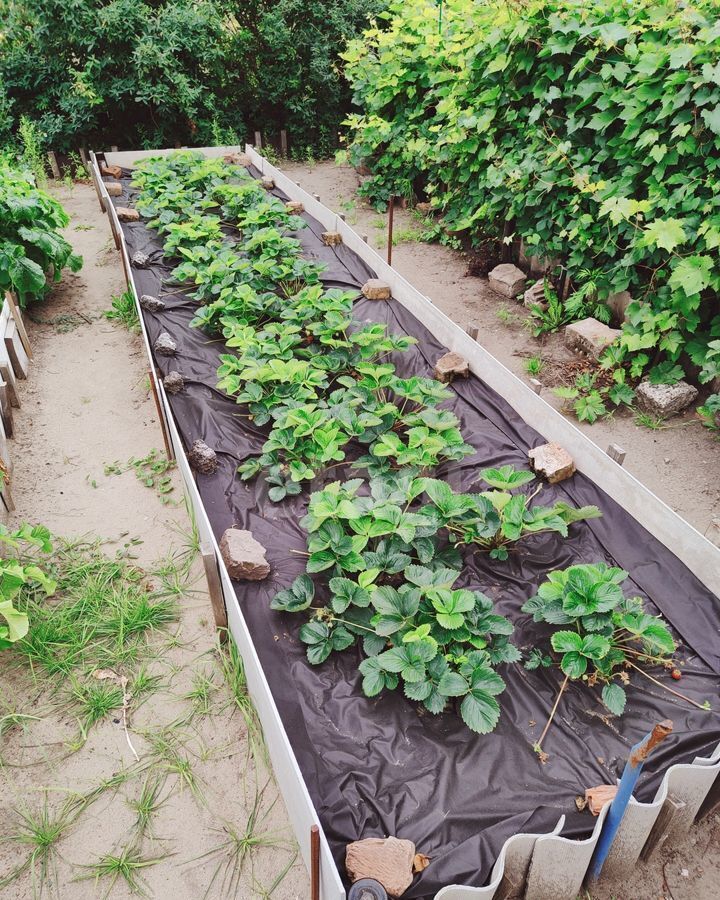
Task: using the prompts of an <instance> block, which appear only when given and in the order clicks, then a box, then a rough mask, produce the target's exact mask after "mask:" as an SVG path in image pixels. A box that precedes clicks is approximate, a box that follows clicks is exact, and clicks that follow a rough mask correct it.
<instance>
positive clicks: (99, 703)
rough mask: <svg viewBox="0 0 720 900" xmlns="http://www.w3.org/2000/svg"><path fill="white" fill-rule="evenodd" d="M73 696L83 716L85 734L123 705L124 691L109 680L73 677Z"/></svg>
mask: <svg viewBox="0 0 720 900" xmlns="http://www.w3.org/2000/svg"><path fill="white" fill-rule="evenodd" d="M72 681H73V686H72V691H71V696H72V698H73V700H74V701H75V704H76V705H77V706H78V708H79V712H80V715H81V717H82V726H83V728H82V730H83V734H87V732H88V731H89V730H90V729H91V728H92V726H93V725H95V724H97V723H98V722H99V721H101V720H102V719H104V718H105V717H106V716H108V715H110V713H111V712H113V710H116V709H120V707H121V706H122V705H123V692H122V691H121V690H120V688H119V687H118V686H117V685H115V684H112V683H110V682H107V681H95V682H93V681H87V682H80V681H79V680H77V679H75V678H74V679H73V680H72Z"/></svg>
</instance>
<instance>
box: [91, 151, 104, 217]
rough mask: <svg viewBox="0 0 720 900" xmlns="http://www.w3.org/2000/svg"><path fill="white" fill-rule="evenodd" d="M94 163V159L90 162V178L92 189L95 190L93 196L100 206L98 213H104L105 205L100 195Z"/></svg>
mask: <svg viewBox="0 0 720 900" xmlns="http://www.w3.org/2000/svg"><path fill="white" fill-rule="evenodd" d="M94 162H95V160H94V159H91V160H90V177H91V178H92V183H93V187H94V188H95V194H96V195H97V199H98V203H99V204H100V212H105V204H104V203H103V198H102V194H101V193H100V185H99V184H98V178H97V174H96V169H95V165H94Z"/></svg>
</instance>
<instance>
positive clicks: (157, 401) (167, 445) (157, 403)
mask: <svg viewBox="0 0 720 900" xmlns="http://www.w3.org/2000/svg"><path fill="white" fill-rule="evenodd" d="M148 378H149V379H150V387H151V388H152V392H153V397H154V398H155V408H156V409H157V414H158V419H160V428H161V430H162V436H163V441H164V442H165V454H166V456H167V458H168V459H169V460H173V459H175V454H174V453H173V449H172V444H171V443H170V438H169V437H168V433H167V429H166V428H165V416H164V415H163V410H162V406H161V405H160V397H159V396H158V390H157V385H156V384H155V373H154V372H153V370H152V369H148Z"/></svg>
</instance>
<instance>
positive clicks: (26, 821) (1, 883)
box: [0, 792, 82, 896]
mask: <svg viewBox="0 0 720 900" xmlns="http://www.w3.org/2000/svg"><path fill="white" fill-rule="evenodd" d="M81 809H82V805H81V804H79V803H78V798H77V797H74V796H73V797H70V798H68V799H67V800H65V801H64V802H63V803H62V804H60V806H58V807H57V808H55V807H52V806H51V805H50V803H49V801H48V795H47V792H45V796H44V798H43V802H42V805H41V806H40V807H39V808H38V809H37V810H32V809H30V808H29V807H24V808H16V809H15V810H14V813H15V818H16V824H15V826H14V828H13V829H12V830H11V831H10V833H9V834H8V835H7V836H6V837H5V838H4V840H5V841H6V842H8V843H12V844H16V845H18V846H20V847H22V848H24V849H25V850H27V856H26V857H25V859H24V860H23V862H21V863H20V864H19V865H18V866H16V867H15V868H14V869H13V870H12V871H11V872H10V873H9V874H8V875H6V876H5V877H4V878H2V879H0V888H5V887H7V886H8V885H10V884H11V883H12V882H13V881H15V880H16V879H18V878H19V877H20V876H22V875H24V874H25V873H26V872H29V873H30V881H31V885H32V891H33V896H40V895H41V894H42V892H43V890H44V888H45V887H46V886H48V884H49V883H50V882H52V883H54V884H55V885H56V887H57V884H58V878H57V858H58V844H59V842H60V840H61V839H62V837H63V836H64V835H65V833H66V832H67V831H68V830H69V829H70V827H71V826H72V825H73V823H74V822H75V820H76V818H77V816H78V815H79V813H80V811H81Z"/></svg>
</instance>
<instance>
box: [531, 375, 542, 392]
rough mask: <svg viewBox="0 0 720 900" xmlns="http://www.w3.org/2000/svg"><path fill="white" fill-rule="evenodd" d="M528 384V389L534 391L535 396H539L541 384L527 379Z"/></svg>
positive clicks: (532, 379) (535, 379)
mask: <svg viewBox="0 0 720 900" xmlns="http://www.w3.org/2000/svg"><path fill="white" fill-rule="evenodd" d="M528 381H529V382H530V387H531V388H532V389H533V390H534V391H535V393H536V394H539V393H540V391H541V390H542V382H541V381H538V380H537V378H528Z"/></svg>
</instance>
